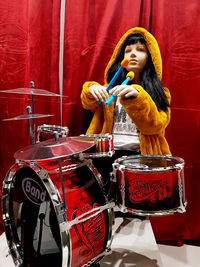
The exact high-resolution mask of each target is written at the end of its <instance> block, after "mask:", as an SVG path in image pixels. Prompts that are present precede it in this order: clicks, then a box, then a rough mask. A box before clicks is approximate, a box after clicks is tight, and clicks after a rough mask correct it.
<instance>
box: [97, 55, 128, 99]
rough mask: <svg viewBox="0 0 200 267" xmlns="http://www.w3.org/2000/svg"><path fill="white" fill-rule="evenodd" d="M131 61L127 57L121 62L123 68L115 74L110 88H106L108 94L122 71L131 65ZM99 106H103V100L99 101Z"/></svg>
mask: <svg viewBox="0 0 200 267" xmlns="http://www.w3.org/2000/svg"><path fill="white" fill-rule="evenodd" d="M129 61H130V59H129V58H127V57H125V58H124V59H123V60H122V62H121V64H120V65H121V66H120V68H119V69H118V71H117V72H116V73H115V75H114V76H113V78H112V80H111V81H110V83H109V85H108V87H107V88H106V91H107V92H108V91H109V90H110V88H111V87H112V86H113V84H114V83H115V81H116V80H117V78H118V77H119V75H120V73H121V71H122V69H123V68H125V67H126V66H127V65H128V63H129ZM98 104H101V100H99V101H98Z"/></svg>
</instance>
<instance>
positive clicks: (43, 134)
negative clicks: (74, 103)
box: [37, 124, 69, 142]
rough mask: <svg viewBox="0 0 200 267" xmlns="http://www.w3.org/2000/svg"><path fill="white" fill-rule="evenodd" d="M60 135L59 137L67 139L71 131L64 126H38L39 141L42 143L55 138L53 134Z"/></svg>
mask: <svg viewBox="0 0 200 267" xmlns="http://www.w3.org/2000/svg"><path fill="white" fill-rule="evenodd" d="M55 131H56V132H57V133H58V137H66V136H67V134H68V132H69V129H68V128H67V127H62V126H56V125H48V124H43V125H40V126H38V128H37V132H38V136H37V141H38V142H42V141H45V140H48V139H51V138H53V137H54V136H53V133H54V132H55Z"/></svg>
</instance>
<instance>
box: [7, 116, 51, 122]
mask: <svg viewBox="0 0 200 267" xmlns="http://www.w3.org/2000/svg"><path fill="white" fill-rule="evenodd" d="M51 116H54V115H51V114H27V115H19V116H16V117H13V118H8V119H3V120H2V121H18V120H25V119H39V118H45V117H51Z"/></svg>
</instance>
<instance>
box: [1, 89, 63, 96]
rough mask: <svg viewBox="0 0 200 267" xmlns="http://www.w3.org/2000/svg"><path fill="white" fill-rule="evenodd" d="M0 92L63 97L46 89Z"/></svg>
mask: <svg viewBox="0 0 200 267" xmlns="http://www.w3.org/2000/svg"><path fill="white" fill-rule="evenodd" d="M0 92H2V93H13V94H28V95H44V96H61V95H59V94H55V93H52V92H49V91H47V90H45V89H36V88H16V89H9V90H1V91H0ZM63 97H64V96H63ZM65 97H66V96H65Z"/></svg>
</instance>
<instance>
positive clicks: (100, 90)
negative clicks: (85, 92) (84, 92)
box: [89, 84, 109, 102]
mask: <svg viewBox="0 0 200 267" xmlns="http://www.w3.org/2000/svg"><path fill="white" fill-rule="evenodd" d="M89 91H90V93H91V94H92V95H93V96H94V98H95V99H96V100H97V101H99V100H101V102H105V101H106V100H107V99H108V97H109V95H108V93H107V91H106V87H104V86H101V85H97V84H94V85H91V86H90V87H89Z"/></svg>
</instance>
